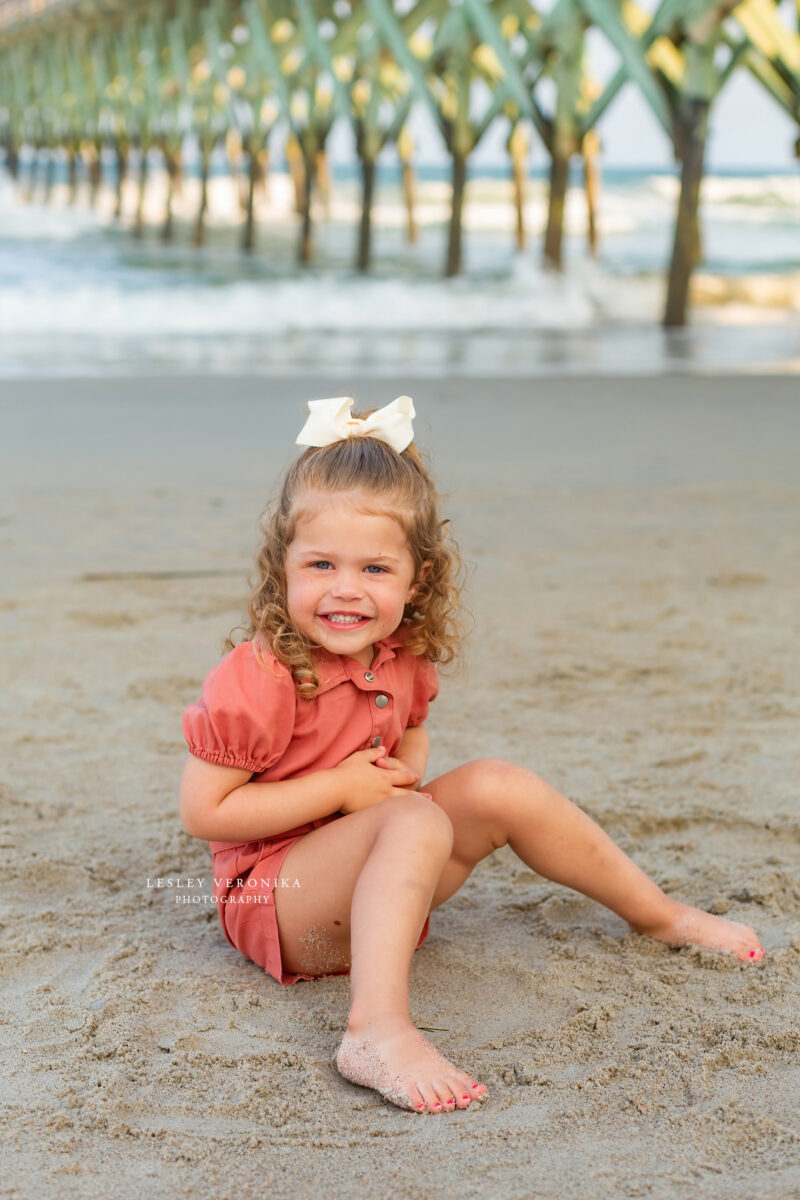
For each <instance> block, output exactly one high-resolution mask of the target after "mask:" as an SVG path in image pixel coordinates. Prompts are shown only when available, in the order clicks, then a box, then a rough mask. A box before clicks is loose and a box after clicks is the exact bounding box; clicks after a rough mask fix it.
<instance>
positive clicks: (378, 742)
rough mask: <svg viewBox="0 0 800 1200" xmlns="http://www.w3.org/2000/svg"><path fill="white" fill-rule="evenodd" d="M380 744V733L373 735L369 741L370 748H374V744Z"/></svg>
mask: <svg viewBox="0 0 800 1200" xmlns="http://www.w3.org/2000/svg"><path fill="white" fill-rule="evenodd" d="M380 744H381V735H380V734H378V736H377V737H374V738H373V739H372V741H371V742H370V745H371V746H372V748H373V750H374V749H375V748H376V746H380Z"/></svg>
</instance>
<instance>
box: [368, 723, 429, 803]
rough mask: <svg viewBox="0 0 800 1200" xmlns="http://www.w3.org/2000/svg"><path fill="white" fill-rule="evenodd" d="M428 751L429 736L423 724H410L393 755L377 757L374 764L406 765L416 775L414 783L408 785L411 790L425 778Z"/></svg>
mask: <svg viewBox="0 0 800 1200" xmlns="http://www.w3.org/2000/svg"><path fill="white" fill-rule="evenodd" d="M429 752H430V738H429V737H428V731H427V729H426V728H425V726H424V725H412V726H411V727H410V728H409V729H407V730H406V731H405V733H404V734H403V736H402V738H401V739H400V745H399V746H398V747H397V750H396V751H395V755H394V757H393V758H389V757H388V756H387V757H385V758H379V759H378V760H377V763H376V766H379V767H396V766H398V765H400V764H402V765H403V766H404V767H408V769H409V771H413V772H415V774H416V775H417V781H416V783H414V784H411V785H410V787H411V790H412V791H413V790H414V789H415V788H418V787H419V786H420V784H421V783H422V781H423V779H424V778H425V771H426V770H427V767H428V754H429Z"/></svg>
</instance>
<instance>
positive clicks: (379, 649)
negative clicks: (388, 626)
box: [313, 625, 409, 696]
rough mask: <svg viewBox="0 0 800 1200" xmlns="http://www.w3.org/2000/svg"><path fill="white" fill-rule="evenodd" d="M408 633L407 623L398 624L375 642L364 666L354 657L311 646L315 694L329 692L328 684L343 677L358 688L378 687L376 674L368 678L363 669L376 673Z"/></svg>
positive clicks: (335, 685)
mask: <svg viewBox="0 0 800 1200" xmlns="http://www.w3.org/2000/svg"><path fill="white" fill-rule="evenodd" d="M408 634H409V626H408V625H400V626H399V627H398V628H397V629H395V631H394V633H390V634H389V635H388V637H385V638H380V639H379V640H378V641H377V642H375V644H374V645H375V656H374V658H373V660H372V664H371V666H369V667H365V666H364V664H363V663H360V662H359V661H358V659H355V658H344V657H343V656H342V655H340V654H331V652H330V651H329V650H323V649H322V648H321V647H320V648H318V649H316V650H314V652H313V653H314V659H315V661H316V662H317V665H318V666H319V668H320V685H319V687H318V688H317V692H316V694H317V696H321V695H322V694H323V692H329V691H330V690H331V688H334V687H337V686H338V684H340V683H345V682H346V681H347V680H350V681H351V682H352V683H354V684H355V685H356V687H358V688H360V689H361V691H362V692H375V691H380V690H381V686H382V685H381V683H380V681H379V680H378V679H377V678H375V679H373V680H368V679H365V678H364V676H365V675H366V674H367V673H369V674H370V675H376V676H377V672H378V671H379V670H380V668H381V667H382V666H383V665H384V663H387V662H389V660H390V659H392V658H394V657H395V651H396V650H399V649H401V647H402V646H404V645H405V642H406V638H407V637H408Z"/></svg>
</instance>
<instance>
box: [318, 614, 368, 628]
mask: <svg viewBox="0 0 800 1200" xmlns="http://www.w3.org/2000/svg"><path fill="white" fill-rule="evenodd" d="M319 619H320V621H322V623H323V625H327V626H328V628H329V629H360V628H361V626H362V625H366V624H367V622H368V621H370V620H371V618H370V617H365V616H364V615H363V613H344V612H341V613H339V612H334V613H320V614H319Z"/></svg>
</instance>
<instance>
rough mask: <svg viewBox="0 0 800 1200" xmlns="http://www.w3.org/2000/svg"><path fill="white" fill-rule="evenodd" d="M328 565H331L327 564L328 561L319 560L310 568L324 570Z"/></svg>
mask: <svg viewBox="0 0 800 1200" xmlns="http://www.w3.org/2000/svg"><path fill="white" fill-rule="evenodd" d="M330 565H331V564H330V563H329V562H328V560H327V559H326V558H321V559H320V560H319V562H313V563H312V564H311V566H312V567H320V568H323V569H324V568H325V567H329V566H330Z"/></svg>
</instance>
